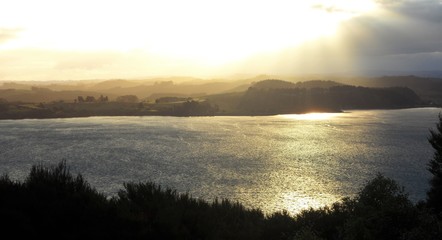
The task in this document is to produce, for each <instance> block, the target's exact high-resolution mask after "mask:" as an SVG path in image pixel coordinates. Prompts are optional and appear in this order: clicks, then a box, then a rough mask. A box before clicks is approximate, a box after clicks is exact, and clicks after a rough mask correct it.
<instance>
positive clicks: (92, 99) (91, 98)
mask: <svg viewBox="0 0 442 240" xmlns="http://www.w3.org/2000/svg"><path fill="white" fill-rule="evenodd" d="M86 102H95V97H94V96H87V97H86Z"/></svg>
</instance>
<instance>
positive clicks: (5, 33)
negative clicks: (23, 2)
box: [0, 28, 22, 44]
mask: <svg viewBox="0 0 442 240" xmlns="http://www.w3.org/2000/svg"><path fill="white" fill-rule="evenodd" d="M21 31H22V29H19V28H0V44H1V43H4V42H7V41H9V40H11V39H14V38H16V37H17V36H18V34H19V33H20V32H21Z"/></svg>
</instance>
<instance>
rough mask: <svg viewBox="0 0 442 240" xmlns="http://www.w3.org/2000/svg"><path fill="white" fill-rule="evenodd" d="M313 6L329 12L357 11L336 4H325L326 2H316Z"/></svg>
mask: <svg viewBox="0 0 442 240" xmlns="http://www.w3.org/2000/svg"><path fill="white" fill-rule="evenodd" d="M311 8H313V9H316V10H320V11H325V12H328V13H355V11H350V10H348V9H344V8H341V7H338V6H336V5H333V4H331V5H325V4H314V5H312V6H311Z"/></svg>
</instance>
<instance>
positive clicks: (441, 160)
mask: <svg viewBox="0 0 442 240" xmlns="http://www.w3.org/2000/svg"><path fill="white" fill-rule="evenodd" d="M428 141H429V142H430V144H431V146H432V147H433V148H434V150H435V152H434V155H433V159H431V161H430V162H429V163H428V171H430V172H431V174H432V175H433V177H432V178H431V180H430V184H431V188H430V190H429V191H428V192H427V204H428V206H429V207H430V208H432V209H433V210H434V211H435V212H436V213H441V212H442V116H441V115H440V114H439V122H438V123H437V124H436V130H433V129H431V130H430V137H429V138H428Z"/></svg>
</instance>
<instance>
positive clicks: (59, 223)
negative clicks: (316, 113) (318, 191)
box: [0, 117, 442, 240]
mask: <svg viewBox="0 0 442 240" xmlns="http://www.w3.org/2000/svg"><path fill="white" fill-rule="evenodd" d="M429 141H430V143H431V145H432V146H433V148H434V149H435V154H434V157H433V159H432V160H431V161H430V163H429V170H430V172H431V173H432V174H433V178H432V181H431V182H430V184H431V188H430V191H429V192H428V198H427V199H426V200H425V201H422V202H419V203H417V204H415V203H412V202H411V201H410V200H409V199H408V196H407V194H406V193H404V191H403V188H402V187H400V186H398V184H397V183H396V182H394V181H393V180H391V179H388V178H386V177H384V176H382V175H380V174H378V175H377V176H376V177H375V178H374V179H372V180H371V181H369V182H368V183H367V184H366V185H365V187H363V188H362V189H361V191H360V192H359V193H358V194H357V195H356V196H355V197H352V198H344V199H342V200H341V201H340V202H337V203H334V204H333V205H331V206H328V207H323V208H320V209H309V210H305V211H303V212H301V213H300V214H298V215H295V216H291V215H289V214H288V213H286V212H277V213H273V214H270V215H265V214H263V212H261V211H260V210H259V209H247V208H245V207H244V206H242V205H241V204H240V203H234V202H230V201H228V200H214V201H213V202H207V201H204V200H200V199H195V198H192V197H190V196H189V195H188V194H178V193H177V192H176V191H174V190H171V189H168V188H165V189H164V188H161V187H160V186H159V185H156V184H154V183H151V182H146V183H127V184H125V185H124V189H123V190H120V191H119V193H118V194H117V196H115V197H112V198H107V197H106V196H105V195H103V194H102V193H99V192H97V191H96V190H95V189H94V188H93V187H91V186H90V185H89V184H88V183H87V182H86V181H85V180H84V179H83V177H82V176H81V175H77V176H74V175H72V174H71V173H70V172H69V169H68V168H67V166H66V164H65V162H61V163H60V164H58V165H57V166H54V167H44V166H41V165H38V166H34V167H32V169H31V171H30V173H29V175H28V177H27V178H26V179H25V180H24V181H23V182H18V181H12V180H10V179H9V177H8V176H3V177H1V178H0V226H1V229H2V232H1V234H2V235H3V236H13V237H14V238H18V239H19V238H23V237H34V238H35V237H45V238H62V239H79V238H93V239H104V238H108V239H388V240H392V239H409V240H411V239H413V240H414V239H442V215H441V213H442V201H441V199H442V118H441V117H439V123H438V125H437V129H436V130H432V131H431V135H430V138H429Z"/></svg>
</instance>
